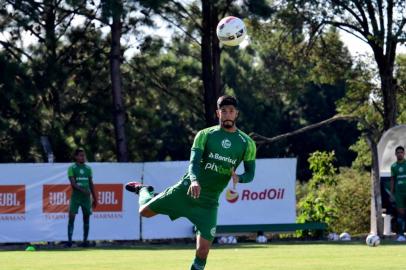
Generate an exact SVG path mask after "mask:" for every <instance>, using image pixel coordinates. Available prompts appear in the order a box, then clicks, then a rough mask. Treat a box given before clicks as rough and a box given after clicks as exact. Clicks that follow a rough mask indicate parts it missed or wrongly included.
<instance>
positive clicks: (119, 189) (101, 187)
mask: <svg viewBox="0 0 406 270" xmlns="http://www.w3.org/2000/svg"><path fill="white" fill-rule="evenodd" d="M95 189H96V194H97V207H96V208H95V209H94V211H95V212H121V211H122V210H123V185H122V184H97V185H95Z"/></svg>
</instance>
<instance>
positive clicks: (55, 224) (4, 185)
mask: <svg viewBox="0 0 406 270" xmlns="http://www.w3.org/2000/svg"><path fill="white" fill-rule="evenodd" d="M69 165H70V164H1V165H0V171H1V174H0V242H33V241H62V240H67V224H68V206H69V198H70V192H71V188H70V184H69V180H68V177H67V169H68V167H69ZM89 165H90V166H91V168H92V170H93V179H94V183H95V189H96V192H97V193H98V201H99V206H98V207H97V208H96V209H94V211H93V215H92V216H91V219H90V233H89V240H110V239H115V240H120V239H123V240H124V239H139V238H140V231H139V224H140V218H139V215H138V202H137V201H136V200H134V198H133V197H134V195H132V194H131V193H129V192H124V188H123V187H124V186H123V184H125V183H126V182H128V181H129V180H130V179H140V178H141V172H142V164H130V163H91V164H89ZM82 238H83V222H82V213H81V211H79V214H78V215H77V217H76V220H75V228H74V233H73V239H74V240H81V239H82Z"/></svg>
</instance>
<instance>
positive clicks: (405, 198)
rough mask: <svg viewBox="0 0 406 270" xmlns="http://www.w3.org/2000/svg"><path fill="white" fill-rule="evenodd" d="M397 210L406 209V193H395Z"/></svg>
mask: <svg viewBox="0 0 406 270" xmlns="http://www.w3.org/2000/svg"><path fill="white" fill-rule="evenodd" d="M395 201H396V208H406V193H405V192H395Z"/></svg>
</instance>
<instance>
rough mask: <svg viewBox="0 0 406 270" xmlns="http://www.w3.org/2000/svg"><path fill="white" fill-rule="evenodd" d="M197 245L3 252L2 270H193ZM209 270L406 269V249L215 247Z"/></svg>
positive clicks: (312, 245)
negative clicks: (191, 264)
mask: <svg viewBox="0 0 406 270" xmlns="http://www.w3.org/2000/svg"><path fill="white" fill-rule="evenodd" d="M193 248H194V247H193V246H192V245H188V246H172V247H171V246H140V247H128V248H92V249H79V248H75V249H71V250H48V251H45V250H43V251H41V250H40V251H34V252H27V251H0V269H1V270H45V269H52V270H104V269H109V270H125V269H140V270H166V269H167V270H181V269H184V270H188V269H190V263H191V261H192V259H193V258H194V250H193ZM206 269H207V270H235V269H238V270H254V269H255V270H258V269H261V270H262V269H272V270H296V269H297V270H299V269H300V270H302V269H303V270H304V269H309V270H317V269H320V270H338V269H340V270H355V269H365V270H373V269H376V270H378V269H379V270H383V269H385V270H392V269H399V270H400V269H402V270H404V269H406V245H405V244H403V245H400V244H396V243H392V242H390V243H384V244H382V245H380V246H379V247H376V248H371V247H367V246H366V245H365V244H363V243H354V242H352V243H345V244H344V243H339V244H332V243H271V244H267V245H255V244H241V245H234V246H221V247H219V246H215V247H214V249H213V250H212V251H211V253H210V257H209V260H208V264H207V266H206Z"/></svg>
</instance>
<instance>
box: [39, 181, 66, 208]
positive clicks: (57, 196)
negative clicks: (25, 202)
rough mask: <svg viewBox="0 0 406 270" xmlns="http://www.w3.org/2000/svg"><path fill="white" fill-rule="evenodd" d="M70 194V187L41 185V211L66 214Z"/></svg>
mask: <svg viewBox="0 0 406 270" xmlns="http://www.w3.org/2000/svg"><path fill="white" fill-rule="evenodd" d="M71 193H72V189H71V187H70V185H43V187H42V211H43V212H44V213H67V212H68V211H69V200H70V196H71Z"/></svg>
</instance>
